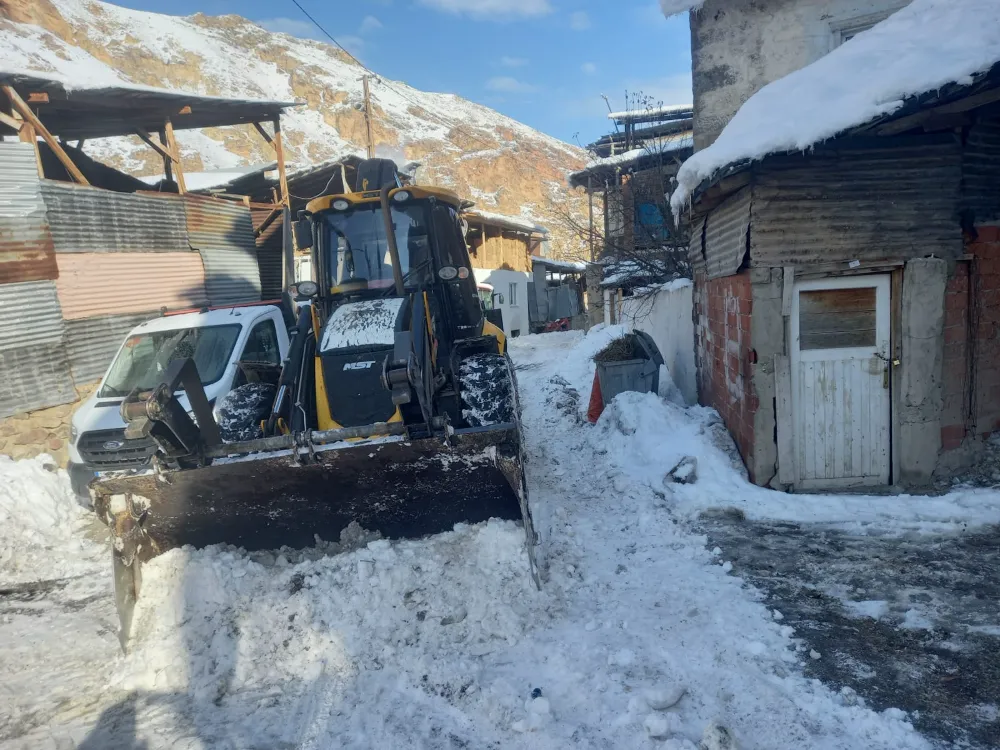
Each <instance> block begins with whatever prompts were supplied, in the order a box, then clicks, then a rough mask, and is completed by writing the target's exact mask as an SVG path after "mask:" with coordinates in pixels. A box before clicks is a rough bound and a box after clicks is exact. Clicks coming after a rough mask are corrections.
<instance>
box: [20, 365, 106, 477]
mask: <svg viewBox="0 0 1000 750" xmlns="http://www.w3.org/2000/svg"><path fill="white" fill-rule="evenodd" d="M96 387H97V383H92V384H90V385H87V386H84V387H83V388H77V391H76V392H77V400H76V401H74V402H73V403H72V404H63V405H62V406H53V407H51V408H49V409H38V410H37V411H33V412H27V413H24V414H15V415H14V416H12V417H7V418H6V419H0V455H7V456H10V457H11V458H15V459H20V458H30V457H32V456H37V455H39V454H41V453H48V454H49V455H51V456H52V457H53V458H54V459H55V460H56V462H57V463H58V464H59V466H61V467H63V468H65V467H66V463H67V461H68V460H69V454H68V452H67V447H66V444H67V442H68V441H69V420H70V417H71V416H72V415H73V412H74V411H76V408H77V407H78V406H79V405H80V403H81V402H82V401H83V400H84V399H85V398H87V397H88V396H89V395H90V394H91V393H92V392H93V390H94V388H96Z"/></svg>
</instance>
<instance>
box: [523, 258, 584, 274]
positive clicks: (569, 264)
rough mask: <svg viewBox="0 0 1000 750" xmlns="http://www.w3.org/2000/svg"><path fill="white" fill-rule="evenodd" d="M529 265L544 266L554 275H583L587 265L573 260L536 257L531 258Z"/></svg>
mask: <svg viewBox="0 0 1000 750" xmlns="http://www.w3.org/2000/svg"><path fill="white" fill-rule="evenodd" d="M531 263H532V265H535V266H544V267H545V268H547V269H549V270H550V271H555V272H556V273H583V272H584V271H586V270H587V264H586V263H581V262H579V261H575V260H555V259H554V258H542V257H540V256H537V255H533V256H532V257H531Z"/></svg>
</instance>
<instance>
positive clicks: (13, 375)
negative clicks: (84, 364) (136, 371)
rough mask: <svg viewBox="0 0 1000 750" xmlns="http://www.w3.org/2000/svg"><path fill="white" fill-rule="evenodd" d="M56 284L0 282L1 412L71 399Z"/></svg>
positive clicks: (6, 413) (72, 390)
mask: <svg viewBox="0 0 1000 750" xmlns="http://www.w3.org/2000/svg"><path fill="white" fill-rule="evenodd" d="M64 335H65V327H64V324H63V319H62V314H61V313H60V311H59V300H58V298H57V297H56V288H55V284H54V283H53V282H51V281H28V282H22V283H14V284H0V373H3V377H2V378H0V418H3V417H9V416H10V415H12V414H18V413H20V412H25V411H32V410H34V409H42V408H45V407H48V406H58V405H59V404H68V403H71V402H73V401H75V400H76V389H75V388H74V386H73V380H72V378H71V377H70V370H69V363H68V362H67V358H66V347H65V341H64Z"/></svg>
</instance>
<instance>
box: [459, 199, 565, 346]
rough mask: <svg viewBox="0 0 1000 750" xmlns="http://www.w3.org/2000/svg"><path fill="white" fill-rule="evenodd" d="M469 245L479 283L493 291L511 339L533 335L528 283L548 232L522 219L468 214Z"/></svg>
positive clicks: (466, 218)
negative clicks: (532, 263)
mask: <svg viewBox="0 0 1000 750" xmlns="http://www.w3.org/2000/svg"><path fill="white" fill-rule="evenodd" d="M462 218H464V219H465V220H466V221H467V222H468V225H469V229H468V232H467V233H466V242H467V243H468V245H469V254H470V257H471V259H472V271H473V274H474V275H475V277H476V281H479V282H481V283H484V284H489V285H490V286H492V287H493V292H494V295H495V296H494V299H493V302H494V305H495V306H496V307H497V308H499V309H500V310H502V311H503V327H504V333H506V334H507V335H508V336H521V335H527V334H528V333H530V332H531V319H530V314H529V300H528V282H529V281H531V256H533V255H536V254H537V253H538V252H539V251H540V249H541V246H542V242H544V241H545V238H546V237H547V235H548V230H547V229H546V228H545V227H543V226H541V225H539V224H535V223H534V222H532V221H529V220H527V219H524V218H522V217H520V216H503V215H501V214H495V213H491V212H489V211H466V212H464V213H463V214H462Z"/></svg>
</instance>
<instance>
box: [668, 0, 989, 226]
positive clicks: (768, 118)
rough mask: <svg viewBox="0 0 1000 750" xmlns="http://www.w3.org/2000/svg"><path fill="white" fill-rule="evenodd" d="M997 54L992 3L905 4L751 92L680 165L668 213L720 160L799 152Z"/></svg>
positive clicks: (921, 0)
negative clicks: (718, 129)
mask: <svg viewBox="0 0 1000 750" xmlns="http://www.w3.org/2000/svg"><path fill="white" fill-rule="evenodd" d="M661 2H662V3H663V4H664V5H666V4H668V2H669V0H661ZM998 60H1000V2H997V0H914V1H913V3H912V4H910V5H909V6H907V7H905V8H903V9H902V10H899V11H897V12H896V13H894V14H893V15H891V16H889V18H887V19H886V20H884V21H882V22H881V23H879V24H877V25H876V26H875V27H873V28H872V29H870V30H868V31H865V32H863V33H861V34H858V35H857V36H856V37H854V38H853V39H851V40H850V41H848V42H846V43H844V44H843V45H841V46H840V47H838V48H837V49H835V50H833V51H832V52H831V53H830V54H828V55H826V56H825V57H822V58H820V59H819V60H817V61H816V62H814V63H812V64H811V65H808V66H806V67H805V68H801V69H800V70H797V71H795V72H794V73H791V74H789V75H787V76H785V77H784V78H781V79H779V80H777V81H774V82H772V83H770V84H768V85H767V86H765V87H764V88H762V89H761V90H760V91H758V92H757V93H756V94H754V95H753V96H752V97H750V99H748V100H747V102H746V103H745V104H744V105H743V106H742V107H740V109H739V111H738V112H737V113H736V115H735V116H734V117H733V119H732V120H731V121H730V122H729V124H728V125H727V126H726V127H725V129H724V130H723V131H722V133H721V134H720V135H719V138H718V139H717V140H716V141H715V143H713V144H712V145H711V146H709V147H708V148H706V149H703V150H702V151H699V152H698V153H696V154H695V155H694V156H692V157H691V158H690V159H688V160H687V161H686V162H685V163H684V165H683V166H682V167H681V169H680V171H679V172H678V174H677V180H678V187H677V189H676V190H675V191H674V194H673V196H672V197H671V205H672V207H673V210H674V212H675V213H679V212H680V211H681V210H682V209H683V208H684V205H685V204H686V203H687V201H688V199H689V197H690V196H691V194H692V192H693V191H694V190H695V189H696V188H697V187H698V185H700V184H701V183H702V181H704V180H706V179H709V178H711V177H712V176H713V175H715V174H716V173H718V172H719V171H720V170H722V169H724V168H725V167H727V166H729V165H732V164H735V163H737V162H741V161H744V160H747V159H762V158H763V157H765V156H767V155H768V154H773V153H781V152H788V151H802V150H805V149H807V148H809V147H810V146H813V145H814V144H816V143H818V142H820V141H823V140H825V139H828V138H832V137H833V136H835V135H837V134H838V133H841V132H843V131H844V130H846V129H848V128H851V127H855V126H857V125H862V124H864V123H866V122H869V121H870V120H872V119H874V118H876V117H879V116H884V115H887V114H891V113H892V112H895V111H896V110H898V109H899V108H900V107H902V106H903V100H904V99H905V98H908V97H912V96H917V95H920V94H924V93H927V92H929V91H934V90H935V89H938V88H940V87H942V86H944V85H946V84H949V83H959V84H967V83H971V82H972V77H973V76H974V75H975V74H977V73H982V72H984V71H986V70H988V69H989V68H990V67H991V66H993V65H994V64H995V63H996V62H997V61H998Z"/></svg>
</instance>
